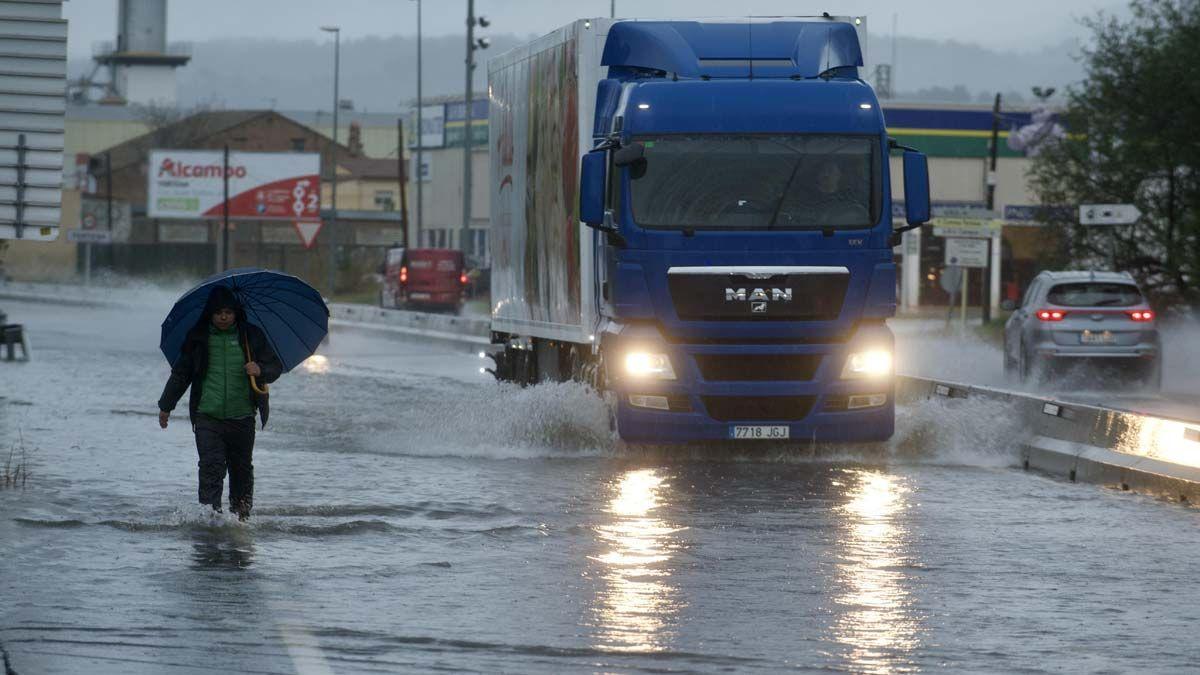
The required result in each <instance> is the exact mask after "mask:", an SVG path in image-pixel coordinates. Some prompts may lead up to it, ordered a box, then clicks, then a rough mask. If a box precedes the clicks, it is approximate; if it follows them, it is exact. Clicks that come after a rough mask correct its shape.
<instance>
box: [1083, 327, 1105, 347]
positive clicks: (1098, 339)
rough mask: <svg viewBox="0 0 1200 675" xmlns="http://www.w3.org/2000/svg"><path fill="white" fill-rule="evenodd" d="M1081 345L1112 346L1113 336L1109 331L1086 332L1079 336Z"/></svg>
mask: <svg viewBox="0 0 1200 675" xmlns="http://www.w3.org/2000/svg"><path fill="white" fill-rule="evenodd" d="M1079 343H1080V344H1085V345H1110V344H1112V343H1113V334H1112V333H1110V332H1108V331H1103V332H1101V333H1093V332H1092V331H1090V330H1085V331H1083V332H1082V333H1080V334H1079Z"/></svg>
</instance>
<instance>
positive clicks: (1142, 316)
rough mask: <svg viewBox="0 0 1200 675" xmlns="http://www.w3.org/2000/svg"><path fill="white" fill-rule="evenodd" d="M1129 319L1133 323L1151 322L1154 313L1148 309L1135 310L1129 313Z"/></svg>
mask: <svg viewBox="0 0 1200 675" xmlns="http://www.w3.org/2000/svg"><path fill="white" fill-rule="evenodd" d="M1129 318H1131V319H1133V320H1134V321H1153V320H1154V312H1151V311H1150V310H1148V309H1136V310H1134V311H1132V312H1130V313H1129Z"/></svg>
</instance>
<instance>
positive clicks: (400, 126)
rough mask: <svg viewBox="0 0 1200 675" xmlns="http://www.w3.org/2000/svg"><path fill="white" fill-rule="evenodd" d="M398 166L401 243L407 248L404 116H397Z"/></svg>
mask: <svg viewBox="0 0 1200 675" xmlns="http://www.w3.org/2000/svg"><path fill="white" fill-rule="evenodd" d="M396 168H397V169H399V172H398V173H397V175H398V176H399V177H400V223H401V225H400V228H401V229H400V231H401V233H402V235H401V237H400V243H401V244H402V245H403V246H404V248H405V249H407V248H408V188H407V187H406V186H405V185H404V183H405V178H407V176H406V175H405V174H406V173H408V172H407V171H405V169H404V118H403V117H398V118H396Z"/></svg>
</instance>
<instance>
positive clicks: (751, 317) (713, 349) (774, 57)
mask: <svg viewBox="0 0 1200 675" xmlns="http://www.w3.org/2000/svg"><path fill="white" fill-rule="evenodd" d="M864 29H865V24H864V23H863V19H862V18H861V17H859V18H840V17H829V16H823V17H812V18H798V19H746V20H716V21H713V20H706V21H682V20H681V21H625V20H610V19H590V20H579V21H576V22H573V23H571V24H569V25H567V26H564V27H562V28H560V29H559V30H557V31H555V32H553V33H551V34H549V35H546V36H544V37H542V38H539V39H537V40H534V41H532V42H530V43H528V44H526V45H523V46H521V47H518V48H516V49H514V50H512V51H509V52H507V53H505V54H503V55H501V56H499V57H497V58H494V59H492V60H491V61H490V62H489V67H488V94H489V99H490V112H489V115H490V119H489V129H490V139H489V145H490V160H491V173H490V176H491V181H492V184H491V195H490V198H491V230H492V237H491V247H492V261H493V262H492V342H493V344H494V349H493V350H492V351H491V353H490V354H489V355H490V356H491V358H492V359H494V360H495V367H494V368H492V369H491V370H492V372H494V374H495V375H496V377H497V378H498V379H501V380H506V381H512V382H518V383H522V384H532V383H536V382H542V381H566V380H572V379H574V380H580V381H584V382H588V383H591V384H592V385H593V386H594V387H595V388H596V390H597V391H599V392H600V393H601V394H602V395H603V396H604V398H605V400H606V401H607V402H608V404H609V409H610V410H611V413H612V416H611V419H612V424H613V427H614V430H615V431H616V432H617V434H619V436H620V438H621V439H623V440H625V441H629V442H635V443H674V442H694V441H719V440H730V439H732V440H752V439H753V440H758V439H764V440H781V441H782V440H792V441H797V440H798V441H816V442H825V441H832V442H858V441H876V440H883V439H887V438H889V437H891V435H892V433H893V430H894V424H895V409H894V391H895V388H894V382H893V364H892V353H893V337H892V333H891V330H890V329H889V328H888V326H887V324H886V319H887V318H888V317H890V316H893V315H894V313H895V309H896V290H895V289H896V266H895V262H894V259H893V255H892V250H893V247H894V246H895V244H896V241H897V239H896V236H897V232H899V231H902V230H904V229H909V228H912V227H916V226H919V225H920V224H921V223H924V222H926V221H927V220H928V219H929V179H928V168H927V164H926V159H925V156H924V155H923V154H921V153H919V152H917V151H915V150H913V149H911V148H904V147H902V146H899V145H898V144H896V143H895V142H893V141H891V140H890V139H889V138H888V135H887V131H886V128H885V125H884V118H883V114H882V111H881V110H880V108H879V102H878V100H877V99H876V97H875V94H874V91H873V90H872V89H871V87H870V85H869V84H867V83H866V82H864V81H863V80H862V79H861V78H860V75H859V68H861V67H862V66H863V56H862V49H861V47H860V40H859V36H860V34H861V33H863V32H865V31H864ZM894 153H895V154H896V161H897V162H898V163H900V164H902V166H903V175H904V195H905V207H906V217H905V220H906V221H907V224H905V225H902V226H901V227H899V228H896V227H894V226H893V222H892V209H891V199H892V186H891V181H890V173H891V172H890V170H889V165H890V162H891V157H892V155H893V154H894ZM901 153H902V154H901Z"/></svg>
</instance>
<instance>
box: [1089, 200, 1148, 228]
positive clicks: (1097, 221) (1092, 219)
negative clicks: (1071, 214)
mask: <svg viewBox="0 0 1200 675" xmlns="http://www.w3.org/2000/svg"><path fill="white" fill-rule="evenodd" d="M1141 216H1142V212H1141V211H1139V210H1138V207H1136V206H1134V205H1133V204H1083V205H1081V206H1080V207H1079V224H1080V225H1132V224H1134V223H1136V222H1137V221H1138V218H1140V217H1141Z"/></svg>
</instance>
